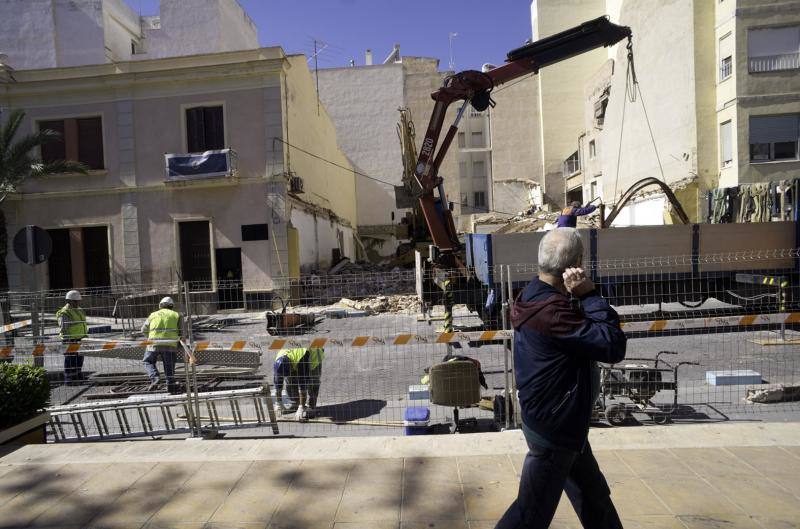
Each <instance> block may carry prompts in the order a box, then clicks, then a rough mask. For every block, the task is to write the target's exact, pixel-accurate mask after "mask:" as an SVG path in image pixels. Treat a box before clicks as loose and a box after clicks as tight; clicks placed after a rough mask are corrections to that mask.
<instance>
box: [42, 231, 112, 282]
mask: <svg viewBox="0 0 800 529" xmlns="http://www.w3.org/2000/svg"><path fill="white" fill-rule="evenodd" d="M47 233H48V234H49V235H50V239H52V241H53V252H52V254H51V255H50V259H48V262H47V269H48V276H49V278H50V282H49V288H50V289H51V290H70V289H73V288H87V287H88V288H107V287H109V286H110V285H111V265H110V264H109V255H110V254H109V245H108V227H106V226H87V227H84V228H59V229H52V230H47Z"/></svg>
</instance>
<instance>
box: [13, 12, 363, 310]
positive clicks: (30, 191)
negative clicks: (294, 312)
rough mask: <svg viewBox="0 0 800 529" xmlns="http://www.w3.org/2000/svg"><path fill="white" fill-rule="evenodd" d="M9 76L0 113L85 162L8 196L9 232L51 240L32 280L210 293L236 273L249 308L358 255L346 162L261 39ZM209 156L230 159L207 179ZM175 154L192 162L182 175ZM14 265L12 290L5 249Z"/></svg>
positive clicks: (306, 85) (298, 68)
mask: <svg viewBox="0 0 800 529" xmlns="http://www.w3.org/2000/svg"><path fill="white" fill-rule="evenodd" d="M162 28H163V26H162ZM164 29H168V28H164ZM14 77H15V80H16V82H9V83H4V84H0V108H2V109H3V110H10V109H16V108H20V109H24V110H25V111H26V122H25V123H24V127H23V128H24V131H25V132H31V131H34V130H37V129H41V128H52V129H56V130H60V131H62V132H63V142H59V144H57V145H52V146H48V147H47V148H46V149H43V152H42V155H43V157H44V158H45V159H47V158H48V157H51V158H54V159H57V158H59V157H61V158H67V159H77V160H79V161H83V162H84V163H87V164H88V165H89V166H90V168H91V170H90V171H89V174H88V175H76V174H67V175H55V176H50V177H46V178H38V179H34V180H30V181H28V182H26V183H24V184H23V186H22V187H21V189H20V190H19V192H18V193H16V194H14V195H11V196H10V197H9V198H8V199H7V200H6V202H5V204H4V206H3V207H4V211H5V213H6V216H7V221H8V230H9V233H11V234H12V235H13V233H14V232H15V231H16V230H17V229H18V228H20V227H22V226H25V225H28V224H35V225H38V226H41V227H43V228H45V229H47V230H48V231H49V232H50V234H51V238H52V239H53V243H54V251H53V256H52V258H51V260H50V262H49V264H48V265H47V266H40V267H38V268H39V271H40V278H39V279H40V282H39V284H40V285H44V286H46V287H49V288H55V289H60V288H82V287H106V286H109V285H113V284H124V283H128V284H134V283H151V284H152V283H156V284H158V283H163V282H173V281H176V280H179V279H182V280H191V281H194V282H196V289H198V290H204V291H207V292H209V293H211V294H212V295H213V294H216V293H217V292H218V289H219V286H220V285H221V284H224V283H226V282H235V283H238V284H239V285H240V286H239V289H240V292H239V293H238V294H237V297H236V300H235V301H236V303H238V304H239V305H240V306H245V305H248V306H255V305H257V304H259V303H260V302H261V301H262V300H265V299H267V298H268V297H269V295H270V292H271V291H272V290H273V289H274V288H277V287H278V286H280V284H281V283H280V282H281V281H282V280H283V279H284V278H286V277H289V276H296V275H298V274H299V272H300V270H301V268H305V269H308V270H311V269H317V268H324V267H326V266H329V265H330V264H331V262H332V261H333V260H335V259H338V258H339V257H345V256H347V257H354V256H355V253H356V252H355V245H356V242H355V229H356V226H357V211H356V190H355V177H354V174H353V167H352V165H351V164H350V162H349V161H348V159H347V157H346V156H345V155H344V153H343V152H342V151H341V150H340V149H339V147H338V145H337V140H336V138H337V136H336V131H335V129H334V126H333V123H332V121H331V119H330V118H329V116H328V115H327V113H326V112H325V110H324V109H320V110H319V111H318V110H317V108H318V107H317V104H316V93H315V88H314V82H313V78H312V76H311V73H310V72H309V71H308V68H307V66H306V59H305V57H303V56H286V55H285V54H284V53H283V51H282V50H281V48H278V47H273V48H257V49H250V50H240V51H228V52H219V53H205V54H201V55H185V56H177V57H169V58H160V59H137V60H134V61H127V62H114V63H106V64H94V65H82V66H72V67H55V68H45V69H27V70H22V69H17V70H16V71H15V72H14ZM48 150H54V151H53V152H49V151H48ZM209 152H210V153H217V154H214V155H212V156H222V157H219V158H215V160H217V162H218V163H223V162H222V160H225V162H224V164H223V167H221V169H220V168H218V169H219V171H217V172H213V173H212V172H209V173H208V174H204V173H203V172H202V167H204V166H202V163H204V162H203V160H205V159H206V158H204V157H206V155H208V154H209ZM188 153H195V154H192V155H189V154H188ZM309 153H310V154H309ZM174 154H177V155H181V156H182V157H183V158H184V159H185V160H187V161H188V162H187V163H188V165H189V166H193V165H198V164H199V167H200V172H199V173H197V174H190V175H188V176H184V175H179V177H177V178H176V175H175V174H174V173H173V171H172V169H173V167H172V166H169V167H167V164H168V163H169V162H168V160H169V159H170V158H169V156H165V155H174ZM312 155H313V156H312ZM167 169H169V170H167ZM8 265H9V273H10V282H11V286H12V288H13V289H17V288H26V287H27V286H28V282H29V280H30V278H29V277H28V274H27V273H26V272H25V271H24V270H23V265H21V263H19V261H17V260H16V258H15V257H14V256H13V254H11V255H9V258H8ZM227 308H235V307H233V306H229V307H227Z"/></svg>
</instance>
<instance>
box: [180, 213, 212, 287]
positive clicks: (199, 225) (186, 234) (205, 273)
mask: <svg viewBox="0 0 800 529" xmlns="http://www.w3.org/2000/svg"><path fill="white" fill-rule="evenodd" d="M178 246H179V249H180V257H181V263H180V264H181V266H180V269H181V280H182V281H188V282H189V283H190V285H189V290H192V291H198V290H211V288H212V286H211V236H210V234H209V222H208V221H207V220H198V221H190V222H181V223H179V224H178Z"/></svg>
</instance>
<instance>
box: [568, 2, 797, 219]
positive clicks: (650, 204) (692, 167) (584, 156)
mask: <svg viewBox="0 0 800 529" xmlns="http://www.w3.org/2000/svg"><path fill="white" fill-rule="evenodd" d="M608 10H609V13H611V14H612V19H613V20H614V21H615V22H617V23H620V24H624V25H628V26H630V27H631V28H632V30H633V34H634V38H633V48H634V60H635V69H636V73H637V77H638V82H639V87H638V90H636V91H635V93H631V91H630V90H628V88H627V87H628V86H630V79H629V78H628V73H627V72H628V61H627V50H626V49H625V47H624V45H617V46H616V47H615V48H614V49H611V50H610V51H609V57H610V60H609V62H608V63H606V64H605V65H603V67H601V68H600V69H598V70H597V71H596V72H595V74H594V75H593V76H592V78H590V79H589V81H588V82H587V83H586V86H585V94H584V116H585V122H584V131H583V133H582V134H581V136H579V137H578V138H577V141H576V145H577V147H578V153H579V161H580V165H581V171H580V178H575V175H568V174H566V171H565V174H564V182H565V190H566V192H567V193H570V192H571V191H578V190H579V193H577V195H578V196H582V197H583V200H584V201H585V202H586V201H589V200H591V199H592V198H595V197H596V196H600V197H602V199H603V201H604V202H605V203H606V204H607V205H608V206H613V205H614V204H615V203H616V202H617V201H618V200H619V198H620V196H621V195H622V194H623V193H624V192H625V191H626V190H627V189H628V188H629V187H630V186H631V185H632V184H634V183H635V182H637V181H639V180H641V179H643V178H646V177H656V178H659V179H661V180H663V181H664V182H666V183H667V185H669V186H670V187H671V188H672V189H673V190H674V191H675V193H676V195H677V197H678V199H679V201H680V202H681V205H682V207H683V209H684V210H685V211H686V213H687V214H688V215H689V217H690V218H691V219H692V220H693V221H696V222H703V221H705V220H706V216H707V211H708V205H707V204H708V202H707V195H708V193H709V191H710V190H713V189H715V188H719V187H732V186H737V185H740V184H750V183H757V182H775V181H779V180H783V179H792V178H797V177H798V176H800V172H798V171H799V170H800V158H799V156H800V153H799V152H798V151H800V146H799V145H798V136H800V134H799V133H798V130H800V121H798V119H799V116H800V76H798V75H797V73H798V69H800V2H796V1H784V2H770V3H768V4H765V3H764V2H758V1H736V0H718V1H715V2H696V1H691V0H680V1H675V2H667V3H659V4H658V7H657V8H656V9H654V8H653V5H652V4H651V3H649V2H643V1H637V0H622V1H620V0H616V1H614V2H611V1H609V2H608ZM603 105H604V108H602V112H601V111H600V110H601V107H602V106H603ZM600 114H602V118H601V120H602V123H598V116H599V115H600ZM565 161H566V160H565ZM674 220H675V219H674V218H673V216H672V214H671V213H670V208H669V207H668V204H667V202H666V199H665V197H664V194H663V193H661V192H660V191H659V190H658V189H656V188H650V189H648V190H645V192H644V193H642V194H641V195H640V196H638V197H636V198H635V199H634V201H633V202H632V203H630V204H629V205H628V206H627V207H626V208H625V209H624V210H623V211H622V213H621V214H620V216H619V217H618V219H617V222H616V223H615V225H637V224H663V223H671V222H673V221H674Z"/></svg>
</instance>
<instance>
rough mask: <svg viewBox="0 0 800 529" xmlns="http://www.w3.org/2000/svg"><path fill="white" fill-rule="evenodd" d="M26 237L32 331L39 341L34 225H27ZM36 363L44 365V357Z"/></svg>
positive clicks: (34, 360) (35, 339)
mask: <svg viewBox="0 0 800 529" xmlns="http://www.w3.org/2000/svg"><path fill="white" fill-rule="evenodd" d="M25 237H26V239H27V242H28V258H29V260H28V264H29V265H30V267H31V269H30V270H31V333H32V334H33V341H34V343H38V342H39V340H38V338H39V337H40V336H41V328H40V325H39V306H38V305H39V292H38V291H39V276H38V274H37V273H36V259H35V258H34V257H33V256H34V255H35V253H34V246H35V244H34V232H33V226H25ZM33 362H34V365H36V366H38V367H42V366H43V365H44V357H40V356H35V357H34V358H33Z"/></svg>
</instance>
